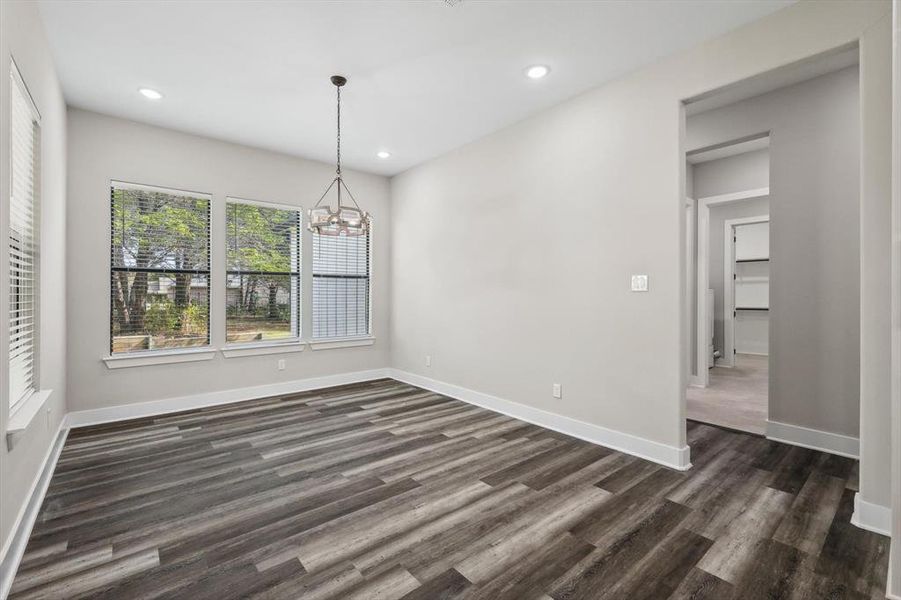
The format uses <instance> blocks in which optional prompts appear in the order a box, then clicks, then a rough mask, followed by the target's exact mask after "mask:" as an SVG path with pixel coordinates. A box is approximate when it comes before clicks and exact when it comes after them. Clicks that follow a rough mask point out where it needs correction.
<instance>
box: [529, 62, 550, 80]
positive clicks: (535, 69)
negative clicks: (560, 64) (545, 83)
mask: <svg viewBox="0 0 901 600" xmlns="http://www.w3.org/2000/svg"><path fill="white" fill-rule="evenodd" d="M550 72H551V70H550V69H549V68H548V67H546V66H544V65H532V66H531V67H529V68H528V69H526V77H528V78H529V79H541V78H542V77H544V76H545V75H547V74H548V73H550Z"/></svg>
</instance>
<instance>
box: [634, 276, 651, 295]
mask: <svg viewBox="0 0 901 600" xmlns="http://www.w3.org/2000/svg"><path fill="white" fill-rule="evenodd" d="M632 291H633V292H646V291H648V276H647V275H633V276H632Z"/></svg>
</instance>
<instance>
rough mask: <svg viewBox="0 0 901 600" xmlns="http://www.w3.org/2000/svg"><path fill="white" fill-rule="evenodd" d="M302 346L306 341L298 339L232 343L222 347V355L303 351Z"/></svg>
mask: <svg viewBox="0 0 901 600" xmlns="http://www.w3.org/2000/svg"><path fill="white" fill-rule="evenodd" d="M304 348H306V343H305V342H302V341H300V340H290V341H281V342H262V343H256V344H234V345H232V346H226V347H225V348H222V355H223V356H224V357H225V358H238V357H241V356H260V355H263V354H284V353H288V352H303V350H304Z"/></svg>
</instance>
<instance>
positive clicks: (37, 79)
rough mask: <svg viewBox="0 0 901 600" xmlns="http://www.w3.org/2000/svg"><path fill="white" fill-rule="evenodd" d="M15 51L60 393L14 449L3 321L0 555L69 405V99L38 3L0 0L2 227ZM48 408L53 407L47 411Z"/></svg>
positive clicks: (1, 292) (5, 281)
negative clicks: (30, 141)
mask: <svg viewBox="0 0 901 600" xmlns="http://www.w3.org/2000/svg"><path fill="white" fill-rule="evenodd" d="M10 55H12V56H13V58H14V59H15V61H16V64H17V65H18V67H19V71H20V72H21V74H22V77H23V79H24V80H25V84H26V85H27V86H28V89H29V91H30V92H31V96H32V98H33V99H34V102H35V104H36V105H37V108H38V111H40V113H41V205H42V212H41V238H42V239H41V307H40V330H41V333H40V379H41V381H40V385H41V387H42V388H43V389H51V390H53V393H52V394H51V395H50V397H49V399H48V400H47V401H46V403H45V405H44V409H45V411H44V413H43V414H38V415H37V416H36V417H35V418H34V419H33V420H32V422H31V424H30V425H29V426H28V429H26V430H25V431H24V432H23V433H22V434H20V435H18V436H17V438H16V440H15V445H14V446H13V448H12V449H11V450H9V449H8V448H7V444H6V430H7V422H8V419H9V413H8V408H7V407H8V406H9V386H8V385H7V382H8V381H9V379H8V377H7V371H8V368H9V329H8V327H5V326H4V327H0V482H2V484H0V547H2V552H0V557H2V556H3V555H5V553H6V552H5V551H6V548H7V544H8V543H9V541H10V534H11V532H12V528H13V526H14V524H15V522H16V520H17V519H18V517H19V515H20V511H21V510H22V508H23V506H24V503H25V501H26V500H27V496H28V493H29V490H30V488H31V485H32V483H33V482H34V481H35V478H36V477H37V475H38V471H39V469H40V468H41V465H42V462H43V460H44V457H45V456H46V455H47V453H48V451H49V450H50V446H51V445H52V443H53V441H54V440H55V439H56V431H57V428H58V427H59V423H60V421H61V420H62V417H63V414H64V413H65V410H66V363H65V348H66V303H65V300H66V269H65V266H66V260H65V252H66V228H65V225H66V105H65V103H64V101H63V97H62V93H61V92H60V88H59V83H58V81H57V78H56V71H55V70H54V67H53V61H52V58H51V56H50V49H49V47H48V46H47V40H46V38H45V36H44V26H43V24H42V23H41V20H40V15H39V13H38V6H37V4H36V3H33V2H19V1H16V0H13V1H6V0H4V1H3V2H0V106H2V107H3V110H2V111H0V207H2V209H0V231H4V232H5V231H7V223H8V218H9V143H10V140H9V110H8V107H9V100H10V95H9V94H10V80H9V72H10V63H9V59H10ZM8 250H9V248H8V246H7V244H6V239H5V234H4V241H3V243H0V315H4V319H5V317H6V315H8V314H9V306H8V298H9V253H8ZM48 411H49V412H48Z"/></svg>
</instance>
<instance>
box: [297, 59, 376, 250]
mask: <svg viewBox="0 0 901 600" xmlns="http://www.w3.org/2000/svg"><path fill="white" fill-rule="evenodd" d="M332 83H333V84H334V86H335V89H336V90H337V92H338V138H337V148H338V160H337V169H336V170H335V173H336V175H335V178H334V179H332V182H331V183H330V184H329V186H328V188H326V190H325V193H323V194H322V196H321V197H320V198H319V201H318V202H317V203H316V205H315V206H314V207H313V208H311V209H310V210H309V211H308V213H307V214H308V215H309V217H310V218H309V224H308V225H307V228H308V229H309V230H310V231H312V232H313V233H318V234H321V235H346V236H361V235H366V233H367V232H368V231H369V221H370V217H369V213H367V212H364V211H363V210H361V209H360V205H359V204H357V201H356V200H355V199H354V196H353V194H351V193H350V189H349V188H348V187H347V184H346V183H344V179H342V178H341V88H342V87H343V86H344V84H345V83H347V78H345V77H342V76H341V75H332ZM332 188H335V190H336V191H337V193H338V205H337V207H336V208H335V210H332V207H331V205H328V204H326V205H323V204H322V201H323V200H325V197H326V196H327V195H328V193H329V192H330V191H332ZM342 189H343V191H344V192H347V196H349V197H350V200H351V202H353V206H349V205H344V204H342V203H341V202H342V201H341V197H342Z"/></svg>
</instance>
